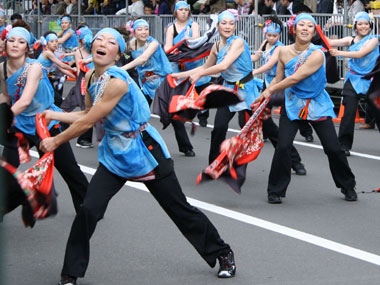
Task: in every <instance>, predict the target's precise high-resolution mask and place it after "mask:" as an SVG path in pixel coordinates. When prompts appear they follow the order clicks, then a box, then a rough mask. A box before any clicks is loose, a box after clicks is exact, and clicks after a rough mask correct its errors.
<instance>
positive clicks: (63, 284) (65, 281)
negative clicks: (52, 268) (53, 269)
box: [58, 275, 77, 285]
mask: <svg viewBox="0 0 380 285" xmlns="http://www.w3.org/2000/svg"><path fill="white" fill-rule="evenodd" d="M76 284H77V278H76V277H73V276H69V275H63V276H61V281H59V283H58V285H76Z"/></svg>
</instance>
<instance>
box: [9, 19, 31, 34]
mask: <svg viewBox="0 0 380 285" xmlns="http://www.w3.org/2000/svg"><path fill="white" fill-rule="evenodd" d="M16 27H21V28H25V29H27V30H28V32H29V33H30V27H29V25H28V24H27V23H26V22H25V21H24V20H20V19H17V20H16V21H14V23H12V28H16Z"/></svg>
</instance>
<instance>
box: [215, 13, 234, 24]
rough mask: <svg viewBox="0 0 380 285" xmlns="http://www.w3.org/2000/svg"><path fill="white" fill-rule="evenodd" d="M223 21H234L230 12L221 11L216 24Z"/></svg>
mask: <svg viewBox="0 0 380 285" xmlns="http://www.w3.org/2000/svg"><path fill="white" fill-rule="evenodd" d="M223 19H232V20H234V21H236V19H235V16H234V14H232V13H231V12H230V11H223V12H222V13H220V14H219V16H218V23H219V22H221V21H222V20H223Z"/></svg>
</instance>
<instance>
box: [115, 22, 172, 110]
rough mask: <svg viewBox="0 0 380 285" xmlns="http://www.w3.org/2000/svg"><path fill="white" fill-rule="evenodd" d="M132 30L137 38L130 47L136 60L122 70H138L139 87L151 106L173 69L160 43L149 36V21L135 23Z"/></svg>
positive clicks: (131, 42)
mask: <svg viewBox="0 0 380 285" xmlns="http://www.w3.org/2000/svg"><path fill="white" fill-rule="evenodd" d="M132 29H133V33H134V35H135V37H134V38H133V39H132V40H131V41H130V43H129V46H130V47H131V49H132V57H133V59H134V60H133V61H131V62H130V63H128V64H126V65H124V66H123V67H122V69H124V70H129V69H132V68H135V67H136V68H137V72H138V74H139V85H140V87H141V89H142V92H143V94H144V95H145V98H146V100H147V101H148V104H149V106H150V105H151V104H152V101H153V99H154V95H155V92H156V89H157V87H158V86H159V85H160V84H161V82H162V81H163V80H164V79H165V76H166V75H168V74H170V73H173V69H172V67H171V65H170V62H169V60H168V58H167V57H166V54H165V52H164V51H163V49H162V47H161V45H160V43H159V42H158V41H157V40H156V39H154V38H152V37H151V36H150V35H149V24H148V22H147V21H145V20H143V19H138V20H136V21H134V23H133V26H132Z"/></svg>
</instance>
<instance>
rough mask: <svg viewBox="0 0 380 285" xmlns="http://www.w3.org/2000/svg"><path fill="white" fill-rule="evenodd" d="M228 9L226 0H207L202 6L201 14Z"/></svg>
mask: <svg viewBox="0 0 380 285" xmlns="http://www.w3.org/2000/svg"><path fill="white" fill-rule="evenodd" d="M226 9H227V4H226V0H206V2H205V4H203V5H202V6H201V14H219V13H221V12H223V11H224V10H226Z"/></svg>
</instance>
